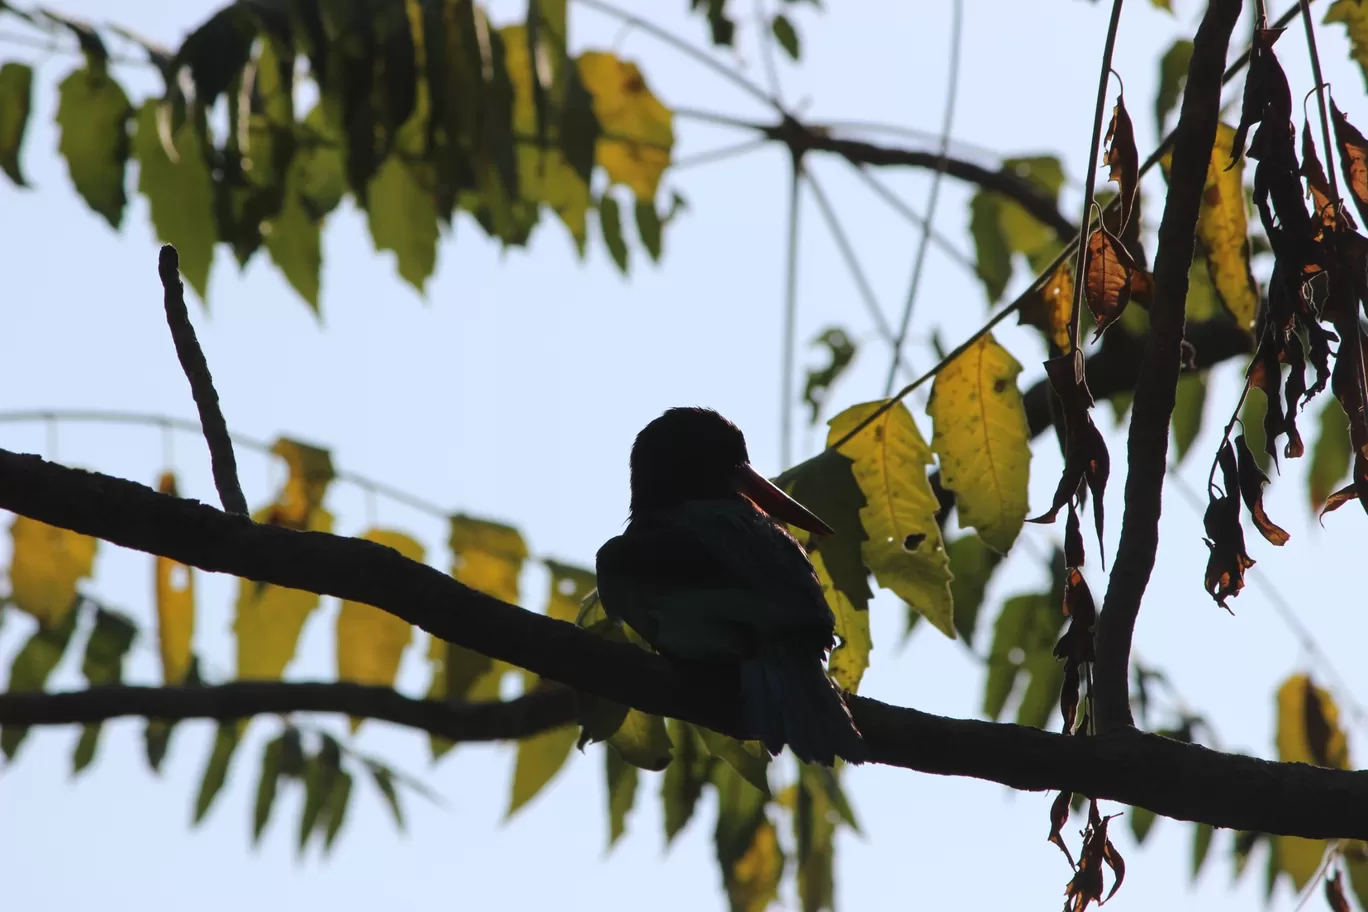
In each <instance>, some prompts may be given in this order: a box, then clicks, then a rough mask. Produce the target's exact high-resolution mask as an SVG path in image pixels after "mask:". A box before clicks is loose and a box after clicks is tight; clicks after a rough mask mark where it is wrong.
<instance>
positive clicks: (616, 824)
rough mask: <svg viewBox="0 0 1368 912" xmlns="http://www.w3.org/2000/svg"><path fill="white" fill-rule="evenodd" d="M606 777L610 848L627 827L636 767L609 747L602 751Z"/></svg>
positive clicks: (634, 789) (634, 795)
mask: <svg viewBox="0 0 1368 912" xmlns="http://www.w3.org/2000/svg"><path fill="white" fill-rule="evenodd" d="M603 758H604V764H605V773H606V776H607V779H608V846H609V848H612V847H613V846H614V845H616V844H617V841H618V840H619V839H620V838H622V834H623V833H624V832H626V829H627V815H628V814H630V813H631V812H632V805H634V804H636V791H637V768H636V766H634V765H633V764H631V763H628V762H627V761H626V760H624V759H623V758H622V755H621V754H619V753H618V752H617V751H615V750H612V749H611V748H609V749H605V750H604V752H603Z"/></svg>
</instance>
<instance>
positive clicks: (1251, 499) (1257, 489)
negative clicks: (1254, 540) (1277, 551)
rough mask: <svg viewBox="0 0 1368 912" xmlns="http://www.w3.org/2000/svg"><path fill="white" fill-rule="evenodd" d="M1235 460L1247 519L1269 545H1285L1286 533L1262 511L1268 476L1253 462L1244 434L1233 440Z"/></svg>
mask: <svg viewBox="0 0 1368 912" xmlns="http://www.w3.org/2000/svg"><path fill="white" fill-rule="evenodd" d="M1235 459H1236V466H1237V469H1238V471H1239V484H1240V497H1241V498H1242V499H1243V500H1244V504H1245V509H1247V510H1248V511H1249V518H1250V519H1252V520H1253V521H1254V526H1255V528H1257V529H1258V530H1259V534H1260V535H1262V536H1263V537H1264V538H1265V539H1267V540H1268V541H1269V543H1270V544H1274V545H1285V544H1287V540H1288V538H1289V536H1288V534H1287V532H1286V531H1285V530H1284V529H1282V528H1281V527H1280V526H1278V525H1277V524H1276V523H1274V522H1273V520H1271V519H1269V518H1268V514H1267V513H1266V512H1265V511H1264V505H1263V489H1264V485H1266V484H1268V476H1267V475H1265V474H1264V473H1263V470H1262V469H1260V468H1259V467H1258V465H1257V464H1256V463H1255V462H1254V456H1253V454H1252V453H1250V451H1249V444H1247V443H1246V442H1245V438H1244V434H1241V435H1239V436H1238V437H1236V438H1235Z"/></svg>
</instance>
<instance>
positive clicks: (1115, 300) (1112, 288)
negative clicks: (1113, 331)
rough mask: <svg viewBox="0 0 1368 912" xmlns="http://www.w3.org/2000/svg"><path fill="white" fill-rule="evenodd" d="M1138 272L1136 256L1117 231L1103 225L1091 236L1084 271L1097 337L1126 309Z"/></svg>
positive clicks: (1094, 337)
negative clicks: (1135, 275)
mask: <svg viewBox="0 0 1368 912" xmlns="http://www.w3.org/2000/svg"><path fill="white" fill-rule="evenodd" d="M1134 273H1135V260H1134V259H1132V258H1131V255H1130V254H1129V253H1127V252H1126V248H1125V247H1124V246H1123V245H1122V244H1121V242H1120V241H1119V240H1118V239H1117V238H1116V236H1115V235H1113V234H1112V233H1111V232H1110V231H1108V230H1107V229H1106V227H1105V226H1099V227H1098V228H1097V230H1095V231H1094V232H1093V233H1092V236H1091V237H1089V238H1088V262H1087V266H1086V269H1085V271H1084V273H1083V277H1084V287H1083V290H1084V292H1085V293H1086V295H1087V298H1088V309H1090V310H1091V311H1092V312H1093V318H1094V319H1095V320H1096V321H1097V332H1096V333H1095V334H1094V335H1093V339H1094V340H1096V339H1099V338H1101V336H1102V333H1103V332H1105V331H1106V329H1107V327H1108V326H1110V325H1111V324H1112V323H1114V322H1115V321H1116V320H1117V318H1119V317H1120V316H1121V313H1122V312H1123V311H1124V310H1125V309H1126V305H1127V304H1128V303H1129V302H1130V297H1131V280H1132V277H1133V275H1134Z"/></svg>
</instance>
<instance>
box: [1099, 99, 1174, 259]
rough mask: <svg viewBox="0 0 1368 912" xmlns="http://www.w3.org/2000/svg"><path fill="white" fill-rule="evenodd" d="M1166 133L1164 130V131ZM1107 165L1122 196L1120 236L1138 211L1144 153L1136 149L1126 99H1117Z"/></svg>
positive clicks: (1111, 126) (1110, 133)
mask: <svg viewBox="0 0 1368 912" xmlns="http://www.w3.org/2000/svg"><path fill="white" fill-rule="evenodd" d="M1161 132H1162V129H1161ZM1106 143H1107V157H1106V159H1105V162H1106V164H1107V165H1108V166H1109V167H1110V168H1111V174H1110V176H1109V178H1108V179H1109V180H1111V181H1114V182H1115V183H1116V185H1117V188H1118V192H1119V193H1120V195H1121V209H1120V217H1119V220H1118V222H1117V227H1116V233H1117V234H1120V233H1122V232H1123V231H1125V229H1126V225H1127V224H1128V223H1129V222H1130V218H1131V212H1132V211H1133V210H1134V209H1135V194H1136V192H1137V191H1138V190H1139V189H1140V153H1139V151H1137V150H1136V148H1135V128H1134V127H1133V126H1132V125H1131V119H1130V114H1129V113H1127V111H1126V100H1125V98H1124V96H1122V95H1119V94H1118V95H1117V96H1116V107H1115V108H1114V109H1113V110H1112V119H1111V124H1110V125H1109V126H1108V127H1107V139H1106Z"/></svg>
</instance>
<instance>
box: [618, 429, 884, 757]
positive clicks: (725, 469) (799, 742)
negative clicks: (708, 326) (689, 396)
mask: <svg viewBox="0 0 1368 912" xmlns="http://www.w3.org/2000/svg"><path fill="white" fill-rule="evenodd" d="M631 489H632V497H631V506H630V517H629V520H628V523H627V528H626V529H625V530H624V532H623V533H622V534H621V535H619V536H616V537H615V538H611V539H609V540H608V541H607V542H606V543H605V544H604V545H603V547H602V548H600V549H599V552H598V557H597V571H598V589H599V597H600V598H601V599H602V602H603V609H604V611H605V612H606V613H607V614H608V616H609V617H611V618H614V619H616V620H619V621H621V622H624V623H626V624H627V625H628V626H630V627H631V628H632V629H633V630H635V631H636V632H637V633H639V634H640V635H641V636H642V637H643V638H644V639H645V640H646V641H647V642H648V643H649V644H650V645H651V646H652V647H653V648H654V649H655V650H656V651H657V652H659V653H661V654H662V655H665V656H669V657H671V658H675V659H680V660H683V661H695V662H724V663H735V664H736V665H737V666H738V667H739V672H740V674H739V681H740V688H741V699H742V711H743V714H744V718H745V720H746V722H747V724H748V726H749V727H750V730H751V731H752V732H754V733H756V734H757V735H758V737H759V738H760V741H761V742H762V743H763V744H764V745H765V748H766V749H767V750H768V751H769V752H770V753H771V754H778V753H779V752H780V751H781V750H783V747H784V745H785V744H787V745H788V747H789V749H790V750H791V751H792V752H793V753H794V755H795V756H797V757H798V758H799V759H800V760H802V761H804V762H806V763H818V764H821V765H823V766H831V765H833V764H834V763H835V758H836V757H841V758H843V759H845V760H846V761H848V762H852V763H861V762H863V761H864V760H867V759H868V754H869V752H868V748H867V746H866V744H865V742H864V739H863V738H862V737H861V735H860V732H859V729H858V728H856V726H855V723H854V720H853V719H852V718H851V716H850V711H849V709H847V707H846V704H845V700H844V699H842V697H841V693H840V691H839V690H838V689H837V688H836V685H835V684H834V683H833V682H832V680H831V678H830V677H828V676H827V671H826V666H825V660H826V657H827V654H828V652H829V651H830V650H831V649H832V647H833V646H835V625H836V620H835V617H834V616H833V614H832V612H831V608H830V607H829V606H828V605H827V602H826V597H825V596H824V595H823V594H822V586H821V583H820V582H819V581H818V579H817V573H816V571H815V570H814V569H813V566H812V562H811V561H810V560H809V559H808V554H807V551H805V550H804V548H803V546H802V545H801V544H799V543H798V541H797V540H796V539H795V538H794V537H793V536H792V535H791V534H789V531H788V529H787V528H785V525H784V523H788V524H790V525H793V526H796V527H798V528H800V529H804V530H806V531H807V532H810V533H813V534H814V535H831V534H832V530H831V528H830V527H829V526H828V525H827V524H826V523H824V522H822V520H821V519H819V518H818V517H817V516H815V515H813V513H812V512H811V511H809V510H808V509H807V508H805V507H804V506H802V505H801V504H799V503H798V502H797V501H795V500H794V499H793V498H791V497H789V496H788V495H787V494H785V493H784V491H783V490H781V489H780V488H778V487H777V486H775V485H774V484H771V483H770V481H769V480H768V479H766V478H765V477H764V476H763V475H761V474H760V473H759V472H757V471H756V470H755V468H754V467H753V466H752V465H751V463H750V456H749V454H748V453H747V451H746V438H745V435H743V434H742V433H741V430H740V428H738V427H737V426H736V425H735V424H732V423H731V422H730V421H728V420H727V419H726V418H724V417H722V416H721V415H720V414H718V413H717V412H715V411H713V410H711V409H705V408H672V409H669V410H668V411H666V412H665V413H664V414H662V415H661V416H660V417H659V418H656V419H655V420H654V421H652V422H651V423H650V424H648V425H646V427H645V428H643V429H642V431H641V432H640V433H639V434H638V435H637V437H636V441H635V442H634V443H633V445H632V455H631Z"/></svg>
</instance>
